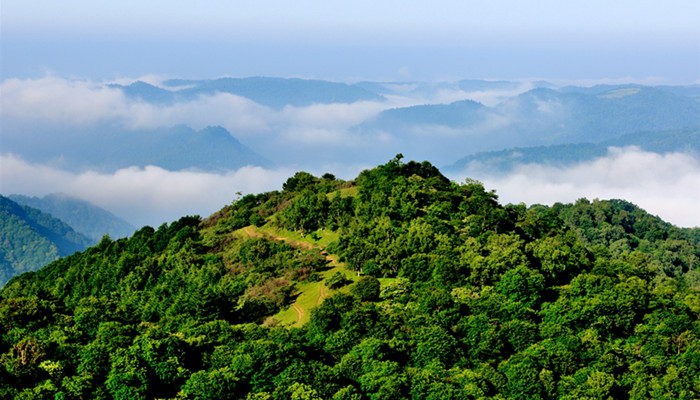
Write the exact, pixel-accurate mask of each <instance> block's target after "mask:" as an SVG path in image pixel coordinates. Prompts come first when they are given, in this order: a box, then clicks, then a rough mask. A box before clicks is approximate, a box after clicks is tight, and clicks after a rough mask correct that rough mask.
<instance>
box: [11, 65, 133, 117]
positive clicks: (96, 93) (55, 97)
mask: <svg viewBox="0 0 700 400" xmlns="http://www.w3.org/2000/svg"><path fill="white" fill-rule="evenodd" d="M0 91H1V92H2V114H3V119H4V118H7V117H11V118H18V119H26V120H47V121H49V122H55V123H66V124H85V123H94V122H97V121H99V120H103V119H108V118H115V117H121V116H123V115H125V113H126V111H127V110H126V109H125V105H126V98H125V97H124V94H123V93H122V91H121V90H118V89H112V88H109V87H105V86H103V85H101V84H97V83H94V82H91V81H71V80H66V79H62V78H56V77H46V78H41V79H27V80H20V79H8V80H5V81H3V82H2V85H0Z"/></svg>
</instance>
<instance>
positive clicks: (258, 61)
mask: <svg viewBox="0 0 700 400" xmlns="http://www.w3.org/2000/svg"><path fill="white" fill-rule="evenodd" d="M1 18H2V28H1V29H2V52H3V54H2V74H3V77H4V78H8V77H17V78H37V77H40V76H45V75H46V74H57V75H60V76H65V77H82V78H91V79H115V78H119V77H124V76H128V77H136V76H141V75H146V74H157V75H165V76H179V77H196V78H208V77H215V76H222V75H229V76H253V75H270V76H283V77H289V76H298V77H309V78H320V79H331V80H340V81H353V80H363V79H366V80H407V79H417V80H443V79H449V78H455V77H460V78H464V77H478V78H507V79H515V78H537V77H542V78H549V79H606V78H607V79H610V78H612V79H615V78H617V79H619V78H633V79H637V80H641V79H657V80H659V81H661V82H665V83H689V82H696V81H697V80H698V79H700V72H699V71H698V69H699V67H698V66H699V65H700V23H698V20H700V2H698V1H695V0H667V1H663V2H661V1H639V0H637V1H631V0H622V1H614V2H610V1H601V0H593V1H581V0H574V1H566V2H562V1H553V0H542V1H536V2H524V1H517V0H495V1H494V0H492V1H451V0H432V1H377V0H374V1H365V0H360V1H344V0H343V1H331V2H328V1H325V2H322V1H309V0H301V1H294V2H288V1H281V0H273V1H270V0H263V1H257V2H244V1H200V2H191V1H179V0H175V1H162V0H152V1H130V0H127V1H119V2H117V1H102V2H95V1H83V0H66V1H61V2H55V1H45V0H41V1H38V0H5V1H3V3H2V17H1Z"/></svg>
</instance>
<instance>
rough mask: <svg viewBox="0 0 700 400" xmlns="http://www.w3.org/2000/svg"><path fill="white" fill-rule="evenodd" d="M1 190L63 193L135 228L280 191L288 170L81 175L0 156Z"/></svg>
mask: <svg viewBox="0 0 700 400" xmlns="http://www.w3.org/2000/svg"><path fill="white" fill-rule="evenodd" d="M0 166H1V167H2V168H0V178H1V179H0V182H2V183H1V184H0V192H2V194H5V195H7V194H12V193H19V194H26V195H32V196H43V195H46V194H49V193H54V192H63V193H67V194H69V195H72V196H76V197H79V198H82V199H85V200H87V201H89V202H91V203H93V204H96V205H99V206H101V207H103V208H105V209H107V210H109V211H111V212H113V213H114V214H116V215H118V216H120V217H123V218H125V219H127V220H129V221H130V222H132V223H134V224H135V225H139V226H140V225H152V226H158V225H160V224H161V223H163V222H170V221H172V220H175V219H178V218H179V217H181V216H184V215H194V214H199V215H201V216H202V217H206V216H208V215H210V214H211V213H212V212H214V211H216V210H218V209H220V208H221V207H223V206H225V205H226V204H230V203H231V201H232V200H233V199H234V197H235V196H236V192H241V193H243V194H248V193H260V192H265V191H270V190H279V189H281V188H282V183H283V182H284V181H285V180H286V179H287V178H288V177H289V176H292V175H293V174H294V171H293V170H291V169H289V168H279V169H263V168H260V167H243V168H240V169H238V170H235V171H229V172H226V173H222V174H215V173H205V172H194V171H175V172H174V171H167V170H164V169H162V168H159V167H154V166H147V167H145V168H137V167H131V168H125V169H120V170H118V171H116V172H115V173H113V174H100V173H97V172H92V171H88V172H84V173H80V174H76V173H71V172H67V171H62V170H59V169H54V168H51V167H48V166H44V165H38V164H31V163H27V162H25V161H24V160H22V159H20V158H18V157H16V156H12V155H3V156H0Z"/></svg>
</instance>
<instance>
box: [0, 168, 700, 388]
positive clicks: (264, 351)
mask: <svg viewBox="0 0 700 400" xmlns="http://www.w3.org/2000/svg"><path fill="white" fill-rule="evenodd" d="M699 250H700V248H699V247H698V232H697V231H696V230H679V229H677V228H674V227H673V226H670V225H669V224H665V223H664V222H663V221H660V220H658V219H656V218H654V217H651V216H648V215H647V214H645V213H644V212H643V211H642V210H639V209H637V208H636V207H633V206H632V205H630V204H629V203H625V202H621V201H610V202H598V201H594V202H593V203H590V202H587V201H584V200H581V201H579V202H578V203H577V204H575V205H555V206H553V207H551V208H547V207H543V206H535V207H532V208H531V209H527V208H526V207H525V206H524V205H506V206H503V205H501V204H499V203H498V199H497V196H496V195H495V194H494V193H493V192H490V191H487V190H486V189H485V188H484V187H483V185H481V184H480V183H479V182H477V181H473V180H467V181H466V182H465V183H462V184H458V183H455V182H451V181H449V180H448V179H447V178H445V177H444V176H443V175H442V174H441V173H440V171H438V170H437V169H436V168H435V167H433V166H432V165H431V164H430V163H428V162H423V163H417V162H412V161H411V162H408V163H404V162H402V157H401V156H400V155H399V156H397V157H396V158H395V159H393V160H391V161H390V162H388V163H386V164H384V165H381V166H379V167H377V168H374V169H371V170H366V171H363V172H362V173H361V174H360V175H359V176H358V177H357V178H356V179H355V180H354V181H351V182H345V181H341V180H337V179H335V177H334V176H333V175H331V174H326V175H324V176H323V177H321V178H317V177H314V176H312V175H310V174H308V173H305V172H299V173H297V174H296V175H294V176H293V177H291V178H289V179H288V180H287V181H286V183H285V184H284V185H283V190H281V191H275V192H268V193H262V194H258V195H247V196H244V197H243V198H240V199H238V200H235V201H233V202H232V204H231V205H228V206H226V207H224V208H223V209H222V210H221V211H219V212H217V213H215V214H214V215H212V216H210V217H209V218H206V219H204V220H202V219H200V218H199V217H183V218H181V219H180V220H178V221H176V222H173V223H172V224H170V225H166V224H164V225H162V226H160V227H159V228H158V229H153V228H151V227H144V228H142V229H140V230H139V231H137V232H136V233H135V234H134V235H133V236H132V237H131V238H128V239H119V240H110V239H109V238H104V239H103V240H102V241H101V242H100V243H99V244H98V245H97V246H95V247H92V248H90V249H87V250H86V251H84V252H82V253H76V254H74V255H72V256H69V257H66V258H63V259H60V260H58V261H56V262H53V263H51V264H50V265H48V266H47V267H45V268H43V269H41V270H39V271H37V272H33V273H27V274H23V275H21V276H18V277H15V278H13V279H12V280H11V281H10V282H9V283H8V284H7V285H6V287H5V288H4V289H3V290H2V292H0V299H1V300H0V329H1V331H0V332H2V336H1V337H0V351H1V352H2V353H3V354H2V355H1V356H0V397H4V398H14V399H29V398H32V399H35V398H47V399H48V398H62V399H80V398H91V399H155V398H159V399H239V398H240V399H406V398H410V399H481V398H502V399H505V398H514V399H516V398H523V399H525V398H528V399H537V398H562V399H581V398H630V399H641V398H669V399H670V398H674V399H693V398H697V397H698V396H700V380H699V379H700V378H698V377H700V362H698V360H699V355H700V340H699V339H698V338H699V336H700V292H699V291H698V290H697V288H694V287H693V286H696V285H695V283H696V282H695V281H694V279H695V277H697V271H698V268H700V265H699V264H698V255H699V254H700V252H699ZM312 289H313V290H318V291H317V292H315V293H317V294H316V295H314V297H312V298H310V299H309V293H310V292H311V291H312ZM290 315H291V316H292V318H291V320H290V319H289V316H290Z"/></svg>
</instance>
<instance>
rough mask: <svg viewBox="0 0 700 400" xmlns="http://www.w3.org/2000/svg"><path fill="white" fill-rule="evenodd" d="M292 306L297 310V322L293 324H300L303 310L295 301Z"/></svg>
mask: <svg viewBox="0 0 700 400" xmlns="http://www.w3.org/2000/svg"><path fill="white" fill-rule="evenodd" d="M292 307H294V310H296V312H297V323H296V324H294V325H295V326H301V319H302V318H303V317H304V310H303V309H302V308H301V307H299V306H298V305H297V303H293V304H292Z"/></svg>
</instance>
